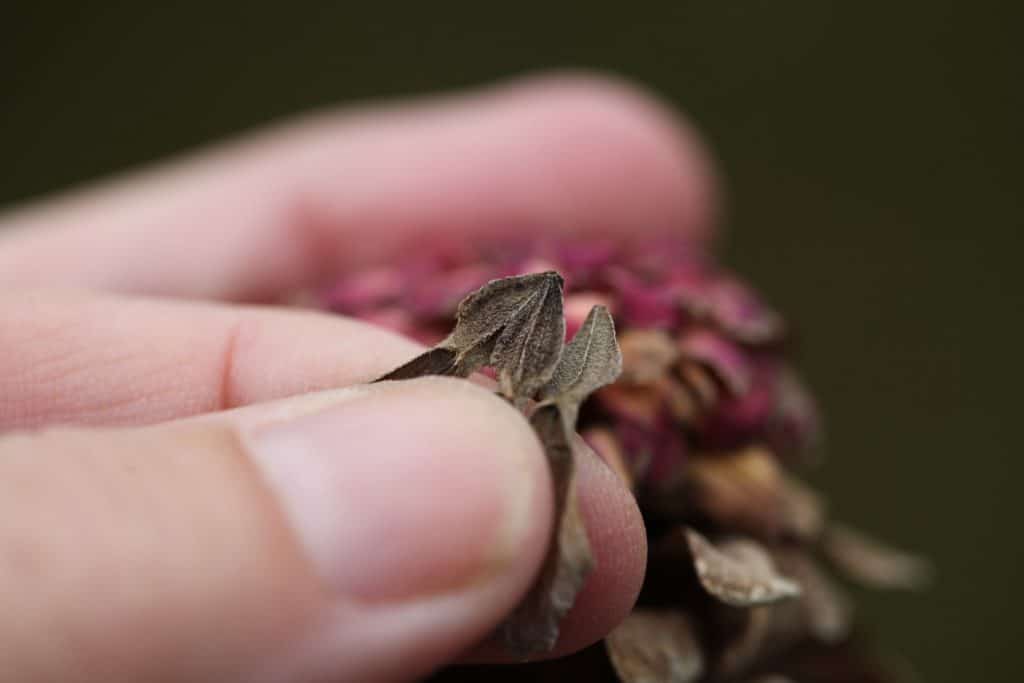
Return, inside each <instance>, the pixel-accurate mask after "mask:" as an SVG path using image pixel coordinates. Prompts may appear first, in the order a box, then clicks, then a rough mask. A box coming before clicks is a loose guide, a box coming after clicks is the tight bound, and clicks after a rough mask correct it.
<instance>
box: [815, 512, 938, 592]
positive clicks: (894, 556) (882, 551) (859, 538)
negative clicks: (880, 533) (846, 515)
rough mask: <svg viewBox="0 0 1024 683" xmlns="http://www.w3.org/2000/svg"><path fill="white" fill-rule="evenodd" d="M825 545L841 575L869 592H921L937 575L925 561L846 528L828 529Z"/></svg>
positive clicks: (829, 556)
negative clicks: (881, 590)
mask: <svg viewBox="0 0 1024 683" xmlns="http://www.w3.org/2000/svg"><path fill="white" fill-rule="evenodd" d="M822 545H823V549H824V551H825V554H826V556H827V557H828V558H829V560H830V561H831V562H832V564H833V565H835V567H836V568H837V569H838V570H839V571H840V572H842V573H843V574H844V575H845V576H846V577H848V578H850V579H852V580H854V581H857V582H858V583H861V584H863V585H865V586H867V587H869V588H881V589H904V590H919V589H921V588H924V587H926V586H927V585H928V584H929V583H930V582H931V580H932V577H933V574H934V569H933V567H932V565H931V563H930V562H928V560H926V559H925V558H922V557H919V556H917V555H913V554H911V553H907V552H903V551H902V550H897V549H895V548H892V547H889V546H886V545H884V544H882V543H881V542H879V541H877V540H875V539H873V538H870V537H868V536H867V535H865V534H864V533H862V532H860V531H856V530H854V529H851V528H850V527H847V526H845V525H841V524H834V525H832V526H831V527H829V529H828V530H827V531H826V533H825V538H824V542H823V544H822Z"/></svg>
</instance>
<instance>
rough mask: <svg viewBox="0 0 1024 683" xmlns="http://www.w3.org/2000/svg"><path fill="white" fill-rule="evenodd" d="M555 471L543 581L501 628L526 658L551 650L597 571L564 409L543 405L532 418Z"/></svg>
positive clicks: (509, 645) (517, 652)
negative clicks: (562, 624)
mask: <svg viewBox="0 0 1024 683" xmlns="http://www.w3.org/2000/svg"><path fill="white" fill-rule="evenodd" d="M530 424H531V425H532V426H533V428H534V431H536V433H537V436H538V437H539V438H540V440H541V443H542V444H543V445H544V452H545V454H546V455H547V458H548V464H549V465H550V467H551V476H552V482H553V484H554V493H555V524H554V529H553V534H554V537H553V538H552V541H551V544H550V545H549V547H548V554H547V557H546V558H545V559H544V564H543V566H542V568H541V572H540V576H539V577H538V579H537V582H536V583H535V584H534V585H533V587H532V588H531V589H530V592H529V593H528V594H527V596H526V598H525V599H524V600H523V602H521V603H520V604H519V606H518V607H517V608H516V610H515V612H513V613H512V615H511V616H510V617H509V618H508V619H507V620H506V621H505V622H504V624H503V625H502V627H501V631H502V636H503V639H504V641H505V645H506V647H507V648H508V649H509V651H510V652H511V653H512V654H514V655H517V656H520V657H526V656H528V655H532V654H538V653H543V652H548V651H550V650H551V649H552V648H553V647H554V646H555V643H556V642H557V641H558V631H559V622H560V621H561V620H562V617H564V616H565V615H566V614H567V613H568V612H569V609H570V608H572V606H573V603H574V602H575V601H576V596H577V594H578V593H579V591H580V589H581V588H582V587H583V584H584V582H585V581H586V578H587V576H588V575H589V574H590V572H591V571H592V570H593V568H594V558H593V555H592V554H591V552H590V542H589V540H588V539H587V531H586V527H585V526H584V523H583V518H582V516H581V515H580V511H579V505H578V503H577V500H576V488H575V468H574V465H573V456H572V446H571V441H570V438H569V434H568V429H567V428H566V419H565V417H564V416H563V415H562V411H561V409H560V407H559V406H558V405H554V404H549V405H546V406H541V407H539V408H538V409H537V411H536V412H534V414H533V415H532V416H531V417H530Z"/></svg>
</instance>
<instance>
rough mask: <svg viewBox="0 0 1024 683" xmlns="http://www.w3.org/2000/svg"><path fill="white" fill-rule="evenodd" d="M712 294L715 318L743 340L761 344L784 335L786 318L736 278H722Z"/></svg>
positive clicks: (713, 288)
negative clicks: (780, 315)
mask: <svg viewBox="0 0 1024 683" xmlns="http://www.w3.org/2000/svg"><path fill="white" fill-rule="evenodd" d="M710 294H711V301H710V303H711V316H712V317H713V318H714V320H715V321H716V322H717V323H718V324H719V325H721V326H722V327H723V328H724V329H725V330H727V331H728V332H729V333H730V334H733V335H734V336H735V337H736V338H737V339H739V340H740V341H744V342H748V343H751V344H759V343H766V342H771V341H775V340H777V339H778V338H780V337H781V336H782V334H783V332H784V329H783V327H784V326H783V323H782V318H780V317H779V315H778V313H776V312H775V311H773V310H772V309H770V308H768V306H766V305H765V303H764V302H763V301H761V299H760V297H758V296H757V295H756V294H754V292H753V290H751V289H750V288H749V287H747V286H746V285H745V284H743V283H742V282H741V281H740V280H738V279H736V278H735V277H731V276H725V277H721V278H719V279H718V280H717V281H716V282H715V284H714V286H713V287H712V288H711V292H710Z"/></svg>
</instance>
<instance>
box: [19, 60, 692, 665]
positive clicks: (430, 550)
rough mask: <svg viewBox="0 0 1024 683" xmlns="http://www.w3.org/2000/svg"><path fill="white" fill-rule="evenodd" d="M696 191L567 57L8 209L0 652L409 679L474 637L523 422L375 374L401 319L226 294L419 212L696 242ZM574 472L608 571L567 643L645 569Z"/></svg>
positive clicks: (375, 239)
mask: <svg viewBox="0 0 1024 683" xmlns="http://www.w3.org/2000/svg"><path fill="white" fill-rule="evenodd" d="M710 193H711V182H710V179H709V173H708V171H707V169H706V167H705V165H704V163H703V160H702V158H701V155H700V153H699V151H698V150H697V148H696V145H695V143H694V142H693V141H692V139H691V138H690V137H689V136H688V135H687V134H686V133H685V132H684V131H682V130H680V129H679V128H678V127H677V126H676V124H675V123H674V122H672V121H671V119H670V118H669V117H667V116H666V115H665V114H664V113H663V112H662V111H661V110H660V109H659V108H658V107H657V106H656V105H655V104H653V103H651V102H650V101H648V100H647V99H645V98H644V97H643V96H641V95H638V94H636V93H634V92H632V91H630V90H629V89H628V88H626V87H624V86H622V85H619V84H614V83H609V82H606V81H603V80H597V79H592V78H579V77H555V78H548V79H543V80H531V81H527V82H521V83H516V84H513V85H511V86H506V87H503V88H500V89H495V90H487V91H482V92H479V93H474V94H469V95H463V96H458V97H450V98H445V99H439V100H429V101H423V102H415V103H408V104H404V105H401V106H397V107H392V108H389V109H386V110H374V109H365V110H358V111H353V112H351V113H343V114H327V115H322V116H317V117H313V118H310V119H306V120H302V121H298V122H296V123H294V124H291V125H288V126H285V127H283V128H280V129H277V130H274V131H270V132H269V133H265V134H261V135H256V136H253V137H250V138H248V139H247V140H244V141H242V142H240V143H236V144H233V145H230V146H226V147H222V148H220V149H216V150H213V151H212V152H209V153H207V154H205V155H203V156H200V157H198V158H194V159H190V160H185V161H181V162H178V163H175V164H172V165H170V166H168V167H165V168H163V169H157V170H154V171H147V172H145V173H142V174H140V175H139V176H138V177H134V178H127V179H123V180H120V181H117V182H114V183H112V184H109V185H106V186H101V187H97V188H92V189H89V190H86V191H84V192H82V193H80V194H76V195H72V196H70V197H68V198H63V199H57V200H50V201H45V202H42V203H39V204H36V205H32V206H28V207H25V208H23V209H19V210H16V211H14V212H12V213H10V214H8V215H7V216H5V217H0V282H2V283H3V284H4V285H6V286H5V291H4V292H3V294H0V321H2V322H0V350H2V353H0V397H2V398H0V430H3V433H4V435H3V436H0V610H2V613H3V614H4V618H3V619H2V620H0V661H2V662H3V667H4V676H5V677H10V679H11V680H19V681H36V680H62V681H67V680H104V681H122V680H123V681H127V680H133V681H134V680H234V679H245V680H311V679H315V680H321V679H329V680H351V681H368V680H408V679H413V678H415V677H417V676H421V675H423V674H425V673H426V672H429V671H431V670H433V669H435V668H437V667H439V666H441V665H444V664H446V663H450V662H451V661H454V660H456V659H457V658H459V657H460V656H465V654H464V653H465V652H466V651H467V649H468V648H471V647H473V646H474V645H476V644H477V643H478V642H479V641H481V640H482V639H484V638H485V637H486V636H487V634H488V633H489V632H490V631H491V630H492V629H493V628H494V627H495V626H496V625H497V624H498V623H499V622H500V621H501V619H502V617H503V616H504V615H505V614H507V613H508V612H509V611H510V610H511V609H512V608H513V607H514V606H515V604H516V603H517V602H518V600H519V599H520V598H521V597H522V596H523V594H524V593H525V591H526V590H527V589H528V587H529V585H530V583H531V581H532V579H533V576H534V574H535V572H536V571H537V569H538V567H539V565H540V562H541V559H542V557H543V554H544V550H545V545H546V540H547V537H548V533H549V530H550V525H551V515H552V509H551V500H550V493H549V491H548V488H549V486H548V479H547V477H548V474H547V470H546V466H545V464H544V460H543V456H542V453H541V450H540V447H539V444H538V443H537V441H536V439H535V437H534V435H533V434H532V432H531V431H530V429H529V427H528V425H527V424H526V422H525V421H524V420H522V418H521V417H520V416H519V415H518V414H517V413H516V412H515V411H514V410H512V409H511V408H509V407H508V406H506V405H504V404H503V403H502V402H501V401H500V400H498V399H496V398H495V397H493V396H492V395H490V394H489V393H488V392H487V391H484V390H482V389H480V388H478V387H476V386H474V385H472V384H471V383H468V382H463V381H458V380H450V379H440V378H430V379H421V380H414V381H409V382H402V383H395V384H381V385H374V386H365V385H364V384H363V383H364V382H366V381H367V380H369V379H371V378H373V377H375V376H377V375H379V374H381V373H382V372H385V371H387V370H390V369H391V368H393V367H394V366H396V365H398V364H400V363H401V362H403V361H405V360H408V359H409V358H410V357H412V356H413V355H415V354H416V353H417V352H418V351H419V350H420V349H419V348H418V347H417V346H416V345H415V344H413V343H412V342H409V341H407V340H403V339H401V338H398V337H396V336H394V335H392V334H390V333H387V332H384V331H382V330H378V329H376V328H373V327H371V326H368V325H366V324H363V323H360V322H357V321H353V320H346V319H343V318H340V317H338V316H327V315H323V314H317V313H310V312H300V311H296V310H286V309H280V308H272V307H268V306H256V305H252V304H251V303H249V304H241V303H226V302H229V301H231V302H259V301H262V302H267V301H270V300H272V299H273V298H274V297H275V296H276V295H279V294H280V293H282V292H287V291H294V290H296V289H299V288H302V287H303V286H310V285H313V284H315V283H317V282H319V281H321V280H322V279H323V277H324V276H325V275H328V274H330V273H332V272H339V271H340V270H342V269H344V268H345V267H346V266H349V265H352V264H356V263H363V262H366V261H372V260H381V259H386V258H387V257H388V255H389V254H392V253H395V252H396V251H397V250H400V249H401V248H402V247H403V245H407V244H408V243H409V241H410V240H411V239H412V238H413V237H414V236H415V235H416V234H420V235H422V234H431V235H433V234H437V235H441V234H446V235H459V236H462V237H464V238H465V239H474V238H475V237H476V238H478V237H483V236H485V234H486V235H497V234H500V233H502V232H511V231H517V232H521V231H522V230H532V231H537V232H551V231H561V232H570V231H576V232H581V233H584V232H585V233H593V234H603V235H611V236H615V237H618V238H623V239H638V238H645V237H649V236H651V235H654V234H657V233H669V232H676V233H678V232H679V231H680V230H683V231H686V232H688V234H690V235H692V236H693V237H694V239H698V240H699V239H704V238H706V236H707V234H708V226H709V224H710V210H711V200H710V196H709V195H710ZM203 300H207V302H203ZM216 300H219V301H221V302H222V303H213V302H212V301H216ZM55 425H61V427H60V428H54V426H55ZM579 470H580V471H579V479H578V481H579V486H580V496H581V504H582V509H583V512H584V515H585V517H586V519H587V529H588V531H589V534H590V536H591V542H592V544H593V549H594V552H595V556H596V560H597V569H596V570H595V572H594V574H593V575H592V576H591V577H590V579H589V581H588V583H587V586H586V587H585V589H584V591H583V593H582V594H581V596H580V598H579V600H578V602H577V605H576V607H575V608H574V610H573V611H572V613H571V614H570V615H569V617H568V618H567V619H566V621H565V623H564V624H563V638H562V640H561V641H560V644H559V646H558V648H557V649H556V653H562V654H564V653H567V652H570V651H572V650H574V649H578V648H579V647H582V646H585V645H586V644H588V643H590V642H593V641H594V640H596V639H598V638H600V637H601V636H603V635H604V634H605V633H606V632H607V631H608V630H609V629H611V628H612V627H613V626H614V625H615V624H616V623H617V622H618V621H619V620H620V619H621V618H622V617H623V616H624V615H625V614H626V613H627V612H628V610H629V609H630V607H631V605H632V603H633V601H634V599H635V597H636V593H637V591H638V589H639V586H640V582H641V580H642V574H643V567H644V565H645V552H646V548H645V538H644V531H643V525H642V523H641V520H640V517H639V513H638V511H637V509H636V507H635V504H634V502H633V499H632V497H631V495H630V494H629V492H628V491H626V490H625V489H624V488H623V487H622V486H621V485H620V484H619V483H618V481H617V480H616V478H615V477H614V475H612V474H611V473H610V471H609V470H607V468H605V467H604V466H603V465H602V464H601V463H599V462H598V461H597V460H596V457H595V456H593V455H592V454H584V455H583V456H581V462H580V463H579ZM475 653H476V654H475V655H471V656H472V657H476V658H494V657H496V656H500V655H496V654H493V651H492V650H491V649H489V648H487V647H483V648H480V649H477V650H475Z"/></svg>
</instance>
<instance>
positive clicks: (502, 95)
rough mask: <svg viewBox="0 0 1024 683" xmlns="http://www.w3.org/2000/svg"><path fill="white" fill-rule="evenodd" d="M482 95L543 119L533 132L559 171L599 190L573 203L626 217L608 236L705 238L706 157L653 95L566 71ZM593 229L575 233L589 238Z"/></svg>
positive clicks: (675, 114) (604, 77)
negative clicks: (549, 142) (556, 157)
mask: <svg viewBox="0 0 1024 683" xmlns="http://www.w3.org/2000/svg"><path fill="white" fill-rule="evenodd" d="M490 92H491V93H493V95H494V96H495V98H496V99H498V100H500V101H504V102H506V103H507V102H508V101H510V100H517V99H518V100H520V101H521V103H522V104H523V105H524V106H525V107H527V108H533V109H535V110H536V116H537V117H538V118H539V119H542V120H543V123H542V124H541V125H539V126H538V127H539V128H543V129H546V130H547V131H549V133H548V135H550V136H551V137H552V138H553V139H554V140H555V141H556V145H558V146H556V147H554V149H556V150H558V151H559V152H560V153H561V154H562V157H563V162H564V163H565V164H566V169H565V170H566V171H567V172H569V173H574V174H575V173H581V172H588V171H589V172H591V173H594V177H593V178H592V179H591V180H592V182H594V183H595V184H599V185H606V186H607V187H606V191H605V192H603V193H591V194H588V195H587V196H586V197H582V198H581V201H586V202H601V201H602V199H606V200H607V201H609V202H614V203H615V204H614V206H612V207H609V208H610V209H611V211H610V214H609V213H607V212H600V211H597V210H595V211H594V212H593V214H594V215H595V216H601V215H610V216H622V215H630V216H632V218H633V220H631V221H624V222H620V223H617V224H612V225H608V226H605V227H606V229H607V230H608V231H609V232H611V233H613V234H615V235H617V236H619V237H626V238H632V237H635V236H644V237H646V236H650V235H651V233H652V232H655V233H664V234H677V235H678V234H684V235H686V236H687V237H689V238H691V239H693V240H696V241H707V240H708V239H710V238H711V237H712V236H713V234H714V230H715V218H716V206H717V177H716V174H715V169H714V163H713V160H712V154H711V152H710V150H709V149H708V148H707V146H706V145H705V144H704V142H703V141H702V139H701V136H700V135H699V133H698V132H697V130H696V129H695V127H694V126H693V124H692V123H691V122H690V121H689V120H688V119H687V118H686V117H685V116H683V115H682V113H681V112H680V111H679V110H678V109H677V108H676V107H674V106H672V105H671V104H670V103H669V102H668V101H666V100H665V99H664V98H662V97H661V96H660V95H658V94H657V93H656V92H655V91H653V90H650V89H648V88H646V87H644V86H642V85H640V84H638V83H636V82H634V81H630V80H628V79H625V78H622V77H620V76H617V75H615V74H613V73H609V72H602V71H588V70H570V69H567V70H562V71H553V72H546V73H542V74H534V75H528V76H525V77H522V78H520V79H517V80H513V81H511V82H507V83H501V84H499V85H497V86H494V87H493V88H492V89H491V90H490ZM563 145H564V147H563ZM608 176H611V177H610V178H609V177H608ZM616 185H618V187H619V189H620V190H621V191H620V192H617V191H615V186H616ZM595 227H600V226H577V229H579V230H581V231H582V232H588V233H589V232H592V231H593V230H594V228H595Z"/></svg>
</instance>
